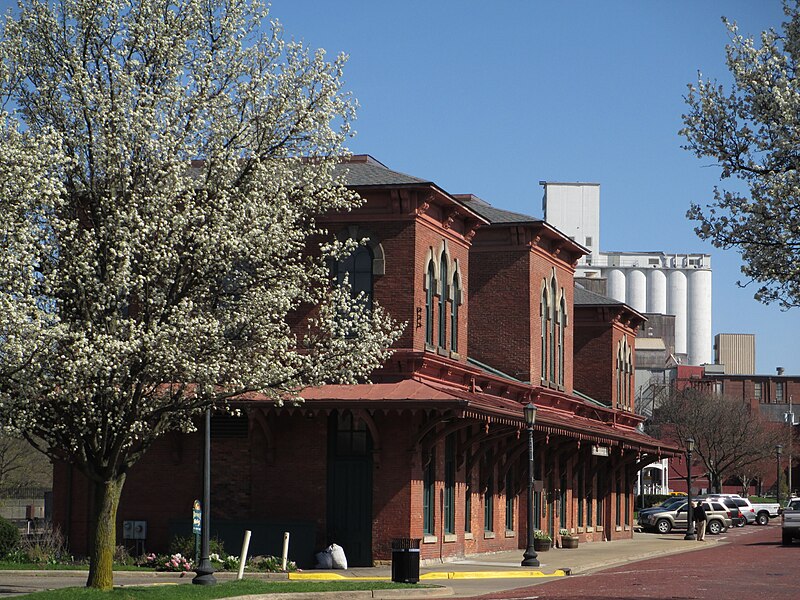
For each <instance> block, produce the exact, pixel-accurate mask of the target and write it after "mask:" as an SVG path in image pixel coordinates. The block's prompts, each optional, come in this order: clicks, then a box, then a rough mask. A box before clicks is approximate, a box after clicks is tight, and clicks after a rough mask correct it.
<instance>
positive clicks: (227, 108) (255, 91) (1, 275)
mask: <svg viewBox="0 0 800 600" xmlns="http://www.w3.org/2000/svg"><path fill="white" fill-rule="evenodd" d="M266 18H267V10H266V9H265V8H264V7H263V6H262V5H261V4H260V3H258V2H257V0H60V1H59V2H56V3H53V4H50V3H48V2H44V1H42V0H22V1H21V2H20V4H19V10H18V12H17V14H16V16H13V17H9V18H7V20H6V21H5V23H4V24H3V25H2V36H0V93H1V94H2V97H3V100H4V104H3V106H4V107H5V111H4V112H2V113H1V114H0V128H1V131H0V214H2V226H1V228H0V418H1V419H2V422H1V423H0V424H4V425H6V426H10V427H12V428H13V429H14V430H16V431H18V432H21V433H22V434H23V435H25V436H26V437H27V439H28V440H29V441H31V443H34V444H36V445H37V447H38V448H39V449H40V450H41V451H43V452H45V453H46V454H48V455H49V456H51V457H53V458H54V459H57V460H62V461H66V462H68V463H71V464H73V465H74V466H75V467H76V468H78V469H79V470H80V471H81V472H82V473H84V474H85V475H86V476H87V477H88V478H90V479H91V480H92V481H94V482H95V484H96V486H95V487H96V490H97V493H96V498H95V503H94V505H95V507H96V514H95V525H96V526H95V532H94V534H93V544H92V548H93V550H92V553H91V556H90V571H89V578H88V581H87V585H88V586H91V587H97V588H103V589H107V588H110V587H111V585H112V570H111V566H112V555H113V549H114V544H115V537H116V536H115V528H114V526H115V520H116V519H115V517H116V509H117V504H118V501H119V497H120V493H121V489H122V486H123V484H124V481H125V474H126V472H127V470H128V469H129V468H130V466H131V465H133V464H134V463H135V462H136V461H137V460H138V459H139V458H140V457H141V456H142V454H143V453H144V452H146V451H147V449H148V448H149V447H150V446H151V444H152V443H153V441H154V440H155V439H156V438H158V436H159V435H161V434H162V433H164V432H166V431H168V430H174V429H178V430H184V431H188V430H191V429H192V418H193V417H194V416H196V415H197V414H198V413H199V412H202V411H203V410H204V409H205V408H206V407H208V406H211V405H217V404H220V403H224V402H225V400H226V399H229V398H232V397H235V396H237V395H239V394H242V393H245V392H248V391H260V392H264V393H266V394H268V395H270V396H272V397H273V398H274V399H275V400H276V401H277V402H280V401H282V400H283V399H285V398H291V397H296V395H297V393H298V391H299V390H300V389H301V388H303V387H305V386H309V385H319V384H322V383H329V382H338V383H350V382H355V381H360V380H363V379H365V378H366V377H368V375H369V374H370V372H371V371H372V370H373V369H374V368H375V367H376V366H378V365H379V364H380V363H381V362H383V360H385V358H386V357H387V355H388V354H387V353H388V351H387V348H388V347H389V346H390V345H391V343H392V342H393V341H394V340H395V339H396V337H397V336H398V328H397V325H396V324H395V323H394V322H393V321H392V320H391V319H390V318H389V317H388V316H387V315H386V314H385V313H384V312H383V311H382V310H381V309H380V307H373V308H372V309H371V310H370V309H368V308H367V307H366V303H364V302H361V301H359V298H355V299H353V298H351V295H350V293H349V290H348V289H346V284H345V287H337V286H334V285H333V284H332V282H331V281H330V275H329V267H328V264H329V263H328V262H327V261H330V260H332V259H335V258H336V257H337V256H338V257H341V255H342V253H344V252H348V251H350V250H352V248H342V247H337V246H336V245H334V244H329V245H325V244H322V245H320V246H319V247H318V248H315V247H313V244H312V243H311V240H313V239H325V236H324V235H322V234H324V232H323V231H322V230H321V229H320V227H319V226H318V225H317V224H316V220H315V217H316V216H317V215H319V214H321V213H323V212H326V211H332V210H335V211H342V210H349V209H350V208H352V207H354V206H356V205H357V204H358V202H359V199H358V198H357V196H356V195H355V194H353V193H351V192H349V191H348V190H347V189H346V188H345V187H344V186H343V185H342V182H341V181H340V180H338V179H337V178H336V177H335V175H334V166H335V162H336V160H337V159H336V158H335V157H340V156H341V155H342V154H343V153H344V152H345V150H344V148H343V143H344V140H345V139H346V137H347V136H348V134H349V131H350V129H349V126H350V122H351V120H352V118H353V117H354V108H355V102H354V100H353V99H352V98H351V97H350V96H349V94H347V93H345V92H344V91H343V89H342V83H341V75H342V67H343V63H344V58H343V57H339V58H336V59H335V60H333V61H330V62H329V61H326V59H325V56H324V52H322V51H317V52H310V51H309V50H308V49H307V48H306V47H305V46H303V45H301V44H299V43H294V42H287V41H285V40H284V38H283V35H282V31H281V28H280V26H279V25H278V24H277V23H276V22H272V23H267V21H266ZM304 305H305V306H309V305H310V306H313V307H314V310H313V312H312V313H311V314H312V315H313V317H312V319H311V324H310V327H309V328H308V333H307V334H298V333H297V331H296V330H295V329H293V328H292V327H291V325H290V324H289V319H288V316H290V315H292V314H295V311H297V310H298V308H300V307H302V306H304Z"/></svg>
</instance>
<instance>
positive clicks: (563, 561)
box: [0, 533, 726, 600]
mask: <svg viewBox="0 0 800 600" xmlns="http://www.w3.org/2000/svg"><path fill="white" fill-rule="evenodd" d="M725 539H726V536H725V535H721V536H709V537H708V538H707V541H706V542H696V541H686V540H684V539H683V533H672V534H667V535H657V534H652V533H647V534H646V533H634V537H633V539H631V540H619V541H614V542H592V543H587V544H581V545H580V546H579V547H578V548H576V549H574V550H573V549H570V550H565V549H558V548H553V549H551V550H549V551H547V552H541V553H540V554H539V562H540V563H541V564H540V566H539V568H538V569H531V568H529V567H522V566H521V564H520V562H521V561H522V553H523V551H522V550H518V551H513V552H498V553H495V554H488V555H479V556H472V557H466V558H463V559H458V560H455V561H452V562H437V563H436V564H430V563H429V564H425V565H422V566H421V567H420V586H419V587H415V588H412V589H402V590H375V591H373V592H369V591H364V592H332V593H318V592H317V593H313V592H312V593H303V594H280V595H278V594H271V595H269V594H268V595H259V596H248V597H247V598H248V600H257V599H258V600H267V599H269V600H376V599H384V600H398V599H402V600H408V599H412V598H434V597H443V596H454V597H458V598H463V597H469V596H481V595H484V594H492V593H502V592H504V591H506V590H513V589H517V588H523V587H528V586H532V585H537V584H540V583H545V582H547V581H552V580H553V579H554V578H557V577H566V576H569V575H573V576H574V575H578V574H584V573H591V572H593V571H597V570H602V569H607V568H610V567H614V566H618V565H623V564H628V563H634V562H636V561H640V560H644V559H648V558H654V557H657V556H665V555H668V554H677V553H681V552H691V551H694V550H701V549H703V548H708V547H713V546H714V545H717V544H724V543H726V542H725ZM391 574H392V569H391V566H390V565H386V566H380V567H355V568H352V569H347V570H346V571H333V570H330V571H329V570H308V571H303V572H300V573H289V574H288V575H287V574H286V573H246V574H245V576H246V577H248V578H259V579H271V580H287V579H292V580H299V579H306V580H341V579H346V580H353V579H362V580H372V581H375V580H386V581H388V580H390V579H391ZM193 576H194V573H186V574H183V575H182V574H180V573H155V572H141V571H116V572H115V573H114V582H115V584H116V585H125V586H130V585H153V584H161V585H163V584H175V583H184V584H185V583H189V582H190V581H191V579H192V577H193ZM215 577H217V579H218V580H219V581H227V580H231V579H234V578H235V577H236V573H230V572H220V573H215ZM77 578H81V579H82V580H85V578H86V572H85V571H3V572H2V579H3V580H4V582H5V584H6V587H9V588H10V587H14V586H12V585H11V584H12V583H15V584H16V585H17V586H18V587H19V588H20V589H19V590H18V591H19V592H23V589H24V591H28V592H29V591H35V589H42V588H49V587H67V586H71V585H76V584H74V583H71V582H72V581H74V580H76V579H77ZM42 579H44V580H51V581H52V580H54V579H60V580H61V581H60V582H59V583H58V584H57V582H56V581H52V582H48V583H46V584H45V585H42V583H43V582H42ZM12 580H13V581H12ZM32 581H33V582H37V581H38V582H37V583H35V584H34V585H32V584H31V582H32ZM423 586H430V587H423ZM0 587H2V586H0ZM27 588H30V589H27ZM11 595H16V594H14V593H13V592H12V591H11V590H10V589H0V596H2V597H8V596H11ZM240 600H244V599H243V598H242V599H240Z"/></svg>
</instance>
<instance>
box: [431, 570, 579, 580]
mask: <svg viewBox="0 0 800 600" xmlns="http://www.w3.org/2000/svg"><path fill="white" fill-rule="evenodd" d="M566 574H567V573H566V571H564V570H562V569H556V570H555V571H553V572H552V573H543V572H542V571H447V572H440V573H425V574H424V575H420V579H524V578H530V577H564V576H566Z"/></svg>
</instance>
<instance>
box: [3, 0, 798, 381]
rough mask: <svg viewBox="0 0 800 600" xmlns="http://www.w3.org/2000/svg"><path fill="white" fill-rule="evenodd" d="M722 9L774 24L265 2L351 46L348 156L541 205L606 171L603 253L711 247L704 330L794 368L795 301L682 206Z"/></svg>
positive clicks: (587, 10) (666, 15)
mask: <svg viewBox="0 0 800 600" xmlns="http://www.w3.org/2000/svg"><path fill="white" fill-rule="evenodd" d="M10 4H11V2H9V1H8V0H0V7H2V8H3V9H5V8H6V7H7V6H9V5H10ZM722 15H725V16H727V17H729V18H731V19H734V20H736V21H737V22H738V23H739V25H740V28H741V30H742V32H743V33H749V34H755V35H757V34H758V33H759V32H760V31H761V30H762V29H765V28H768V27H770V26H774V27H778V26H779V25H780V23H781V22H782V20H783V13H782V9H781V3H780V0H758V1H755V0H724V1H718V2H711V1H704V2H698V1H696V0H670V1H668V2H657V1H654V0H653V1H636V0H628V1H625V2H622V1H614V0H604V1H602V2H598V1H596V0H593V1H589V0H584V1H568V0H547V1H545V0H536V1H534V0H528V1H524V0H513V1H512V0H498V1H495V2H485V1H484V2H477V1H470V0H427V1H418V0H406V1H404V2H384V1H376V0H358V1H356V0H339V1H335V2H334V1H332V0H273V1H272V17H274V18H277V19H279V20H280V21H281V22H282V23H283V24H284V26H285V30H286V33H287V35H288V36H291V37H295V38H297V39H303V40H304V41H305V42H306V43H308V44H309V45H311V46H314V47H322V48H325V49H326V50H328V51H329V52H331V53H334V54H335V53H338V52H346V53H347V54H349V55H350V61H349V63H348V67H347V70H346V72H345V78H346V81H347V87H348V88H349V89H350V90H351V91H352V92H353V93H354V95H355V96H356V97H357V98H358V100H359V102H360V104H361V109H360V111H359V117H358V120H357V122H356V129H357V131H358V134H357V136H356V137H355V138H354V139H353V140H352V141H351V143H350V149H351V150H352V151H353V152H355V153H367V154H371V155H373V156H374V157H375V158H377V159H378V160H380V161H381V162H383V163H384V164H386V165H387V166H389V167H391V168H393V169H395V170H398V171H402V172H405V173H409V174H412V175H416V176H418V177H424V178H428V179H431V180H433V181H435V182H436V183H437V184H438V185H440V186H441V187H442V188H444V189H445V190H447V191H449V192H452V193H473V194H476V195H478V196H480V197H482V198H484V199H485V200H487V201H489V202H491V203H492V204H494V205H496V206H498V207H500V208H504V209H507V210H513V211H517V212H523V213H527V214H531V215H533V216H536V217H541V216H542V206H541V204H542V203H541V200H542V188H541V186H539V184H538V182H539V181H540V180H550V181H592V182H599V183H600V184H601V244H602V248H601V249H602V250H628V251H637V250H638V251H665V252H705V253H709V254H711V256H712V267H713V328H712V331H713V333H714V334H716V333H754V334H756V357H757V371H758V372H759V373H774V369H775V367H776V366H783V367H785V368H786V370H787V373H789V374H798V375H800V353H798V352H797V351H796V345H795V336H796V335H798V332H799V330H800V328H799V327H798V326H799V325H800V309H796V310H795V311H790V312H788V313H787V312H781V311H780V310H779V309H778V308H777V307H772V306H770V307H767V306H764V305H762V304H759V303H758V302H756V301H755V300H753V298H752V296H753V291H752V290H751V289H739V288H737V287H736V284H735V282H736V280H737V279H738V278H739V266H740V259H739V255H738V254H737V253H736V252H735V251H725V252H723V251H720V250H716V249H714V248H712V247H711V246H710V245H709V244H707V243H704V242H701V241H700V240H699V239H698V238H697V237H696V236H695V235H694V233H693V231H692V224H691V223H690V222H688V221H687V220H686V219H685V213H686V209H687V207H688V205H689V203H690V202H692V201H695V202H700V203H705V202H706V201H708V200H710V199H711V197H712V195H711V192H712V188H713V186H714V185H715V183H718V177H719V171H718V170H717V169H716V168H715V167H714V166H713V165H712V164H711V163H710V161H705V162H703V161H700V160H698V159H695V158H694V157H693V156H692V155H691V154H689V153H688V152H686V151H685V150H681V148H680V145H681V143H682V140H681V138H680V137H679V136H678V133H677V132H678V130H679V129H680V127H681V119H680V117H681V114H682V112H684V110H685V105H684V103H683V99H682V98H683V94H684V93H685V90H686V84H687V83H689V82H692V81H695V80H696V77H697V71H698V69H699V70H701V71H702V72H703V73H704V74H705V75H713V76H716V77H717V78H719V79H720V80H721V81H723V82H724V81H727V80H728V74H727V69H726V68H725V65H724V56H725V55H724V45H725V43H726V41H727V40H728V34H727V31H726V29H725V27H724V26H723V24H722V22H721V16H722Z"/></svg>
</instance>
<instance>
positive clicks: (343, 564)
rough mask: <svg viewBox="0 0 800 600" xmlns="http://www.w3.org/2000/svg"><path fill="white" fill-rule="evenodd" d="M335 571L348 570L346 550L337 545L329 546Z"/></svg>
mask: <svg viewBox="0 0 800 600" xmlns="http://www.w3.org/2000/svg"><path fill="white" fill-rule="evenodd" d="M328 551H329V552H330V553H331V559H332V562H333V568H334V569H347V557H346V556H345V555H344V548H342V547H341V546H339V545H337V544H331V545H330V546H328Z"/></svg>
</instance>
